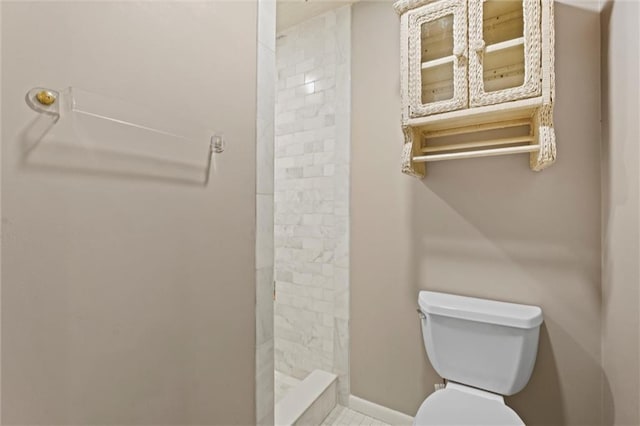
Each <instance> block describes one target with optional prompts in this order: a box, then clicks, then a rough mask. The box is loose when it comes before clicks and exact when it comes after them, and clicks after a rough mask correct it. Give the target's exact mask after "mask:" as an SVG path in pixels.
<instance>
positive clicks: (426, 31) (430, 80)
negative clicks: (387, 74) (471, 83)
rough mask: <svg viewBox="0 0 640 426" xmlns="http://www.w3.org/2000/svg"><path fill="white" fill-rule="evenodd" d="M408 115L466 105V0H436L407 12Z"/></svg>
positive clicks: (423, 113)
mask: <svg viewBox="0 0 640 426" xmlns="http://www.w3.org/2000/svg"><path fill="white" fill-rule="evenodd" d="M407 26H408V28H407V35H408V39H409V40H408V55H407V56H408V64H406V66H405V67H403V68H404V69H405V70H406V71H405V72H408V84H407V91H408V93H407V97H406V98H407V102H408V104H409V116H410V117H412V118H416V117H423V116H426V115H430V114H436V113H440V112H446V111H453V110H457V109H462V108H467V107H468V90H467V88H468V80H467V61H466V58H465V55H466V54H467V1H466V0H439V1H436V2H434V3H429V4H427V5H425V6H422V7H419V8H417V9H413V10H411V11H409V12H408V16H407Z"/></svg>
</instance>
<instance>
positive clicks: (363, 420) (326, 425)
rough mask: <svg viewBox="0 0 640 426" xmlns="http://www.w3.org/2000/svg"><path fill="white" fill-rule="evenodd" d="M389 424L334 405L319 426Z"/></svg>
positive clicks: (385, 425) (381, 425) (374, 425)
mask: <svg viewBox="0 0 640 426" xmlns="http://www.w3.org/2000/svg"><path fill="white" fill-rule="evenodd" d="M353 425H360V426H391V425H389V424H387V423H384V422H381V421H380V420H377V419H374V418H373V417H369V416H365V415H364V414H361V413H358V412H357V411H353V410H352V409H350V408H347V407H343V406H342V405H336V408H334V409H333V411H332V412H331V413H330V414H329V415H328V416H327V418H326V419H324V421H323V422H322V425H321V426H353Z"/></svg>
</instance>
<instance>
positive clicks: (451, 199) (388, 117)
mask: <svg viewBox="0 0 640 426" xmlns="http://www.w3.org/2000/svg"><path fill="white" fill-rule="evenodd" d="M599 28H600V23H599V15H598V13H597V12H593V11H590V10H585V9H581V8H578V7H573V6H570V5H567V4H563V3H558V4H557V5H556V29H557V41H556V49H557V51H556V76H557V103H556V111H555V123H556V132H557V138H558V162H557V164H556V165H554V166H553V167H551V168H550V169H548V170H545V171H543V172H541V173H534V172H531V171H530V170H529V167H528V158H527V157H526V156H512V157H502V158H485V159H473V160H463V161H452V162H443V163H436V164H433V165H431V164H430V165H429V167H428V176H427V178H426V179H425V180H424V181H419V180H415V179H413V178H410V177H408V176H404V175H402V174H401V173H400V148H401V144H402V133H401V131H400V126H399V124H400V102H399V65H398V64H399V48H398V45H399V41H398V40H399V19H398V17H397V16H396V14H395V12H394V11H393V9H392V7H391V2H390V1H389V2H361V3H357V4H355V5H354V9H353V68H352V84H353V93H352V97H353V109H352V121H353V132H352V146H353V148H352V181H351V182H352V192H351V193H352V196H351V203H352V204H351V205H352V219H351V241H352V246H351V253H352V261H351V268H352V272H351V312H352V315H351V373H352V382H351V384H352V393H353V394H354V395H356V396H358V397H361V398H364V399H367V400H370V401H373V402H375V403H378V404H382V405H385V406H388V407H390V408H393V409H396V410H399V411H402V412H405V413H408V414H411V415H413V414H415V412H416V410H417V408H418V406H419V405H420V403H421V402H422V401H423V400H424V398H425V397H426V396H427V395H428V394H429V393H431V392H432V390H433V383H436V382H438V381H439V378H438V376H437V375H436V374H435V372H434V371H433V370H432V368H431V366H430V364H429V362H428V360H427V357H426V355H425V351H424V347H423V343H422V340H421V336H420V329H419V322H418V317H417V315H416V312H415V308H416V305H417V294H418V291H419V290H421V289H430V290H437V291H445V292H451V293H460V294H466V295H472V296H482V297H489V298H495V299H500V300H507V301H513V302H522V303H530V304H536V305H539V306H541V307H542V309H543V311H544V316H545V324H544V326H543V329H542V332H541V337H540V348H539V352H538V361H537V363H536V367H535V371H534V373H533V377H532V379H531V381H530V383H529V385H528V386H527V387H526V388H525V390H523V391H522V392H521V393H519V394H518V395H516V396H514V397H511V398H508V403H509V404H510V405H511V406H512V407H513V408H514V409H515V410H516V411H517V412H518V413H519V414H520V415H521V417H522V418H523V419H524V421H525V422H526V423H527V424H528V425H541V424H547V425H565V424H572V425H587V424H600V412H601V409H600V401H601V397H600V394H601V382H602V380H601V377H602V369H601V367H600V333H599V330H600V302H601V295H600V290H601V289H600V218H601V215H600V195H599V188H600V155H599V150H600V122H599V118H600V97H599V85H600V45H599V43H600V35H599ZM371 46H375V49H373V48H371ZM634 158H637V156H636V157H634ZM636 300H637V299H636Z"/></svg>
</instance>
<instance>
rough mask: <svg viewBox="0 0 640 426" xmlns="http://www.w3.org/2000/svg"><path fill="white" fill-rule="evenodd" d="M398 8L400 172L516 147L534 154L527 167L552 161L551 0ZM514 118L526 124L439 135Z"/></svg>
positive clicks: (421, 3) (418, 3)
mask: <svg viewBox="0 0 640 426" xmlns="http://www.w3.org/2000/svg"><path fill="white" fill-rule="evenodd" d="M394 7H395V9H396V11H397V12H398V13H399V14H400V17H401V18H400V19H401V73H402V74H401V86H402V87H401V95H402V126H403V131H404V134H405V147H404V152H403V157H404V158H403V171H404V172H406V173H409V174H411V175H414V176H418V177H422V176H424V174H425V163H426V162H429V161H440V160H446V159H456V158H468V157H478V156H489V155H504V154H512V153H519V152H528V153H530V155H531V168H532V169H533V170H541V169H543V168H544V167H546V166H548V165H550V164H552V163H553V161H554V160H555V137H554V133H553V122H552V113H553V110H552V104H553V95H554V87H553V83H554V82H553V54H554V49H553V43H554V32H553V0H400V1H397V2H396V3H395V4H394ZM516 127H528V133H527V134H522V135H521V134H520V133H522V132H520V133H518V132H515V133H513V132H511V133H509V134H511V135H512V136H510V137H508V138H504V139H495V138H494V139H488V140H479V141H473V142H466V143H453V144H451V143H449V144H447V143H446V142H442V140H445V139H442V140H441V139H439V138H446V137H450V136H454V135H458V134H467V133H474V132H476V133H482V132H486V131H493V130H496V129H510V128H516ZM525 131H527V130H525ZM514 134H517V135H518V136H513V135H514Z"/></svg>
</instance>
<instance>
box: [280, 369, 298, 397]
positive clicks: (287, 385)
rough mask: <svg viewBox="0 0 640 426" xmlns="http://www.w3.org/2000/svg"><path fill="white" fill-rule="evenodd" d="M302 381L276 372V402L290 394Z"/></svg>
mask: <svg viewBox="0 0 640 426" xmlns="http://www.w3.org/2000/svg"><path fill="white" fill-rule="evenodd" d="M301 381H302V380H299V379H296V378H295V377H291V376H288V375H286V374H284V373H281V372H280V371H277V370H276V371H275V375H274V385H275V386H274V394H275V395H274V396H275V402H276V403H278V402H279V401H280V400H281V399H282V398H284V396H285V395H286V394H287V392H289V390H290V389H291V388H293V387H294V386H296V385H297V384H298V383H300V382H301Z"/></svg>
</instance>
